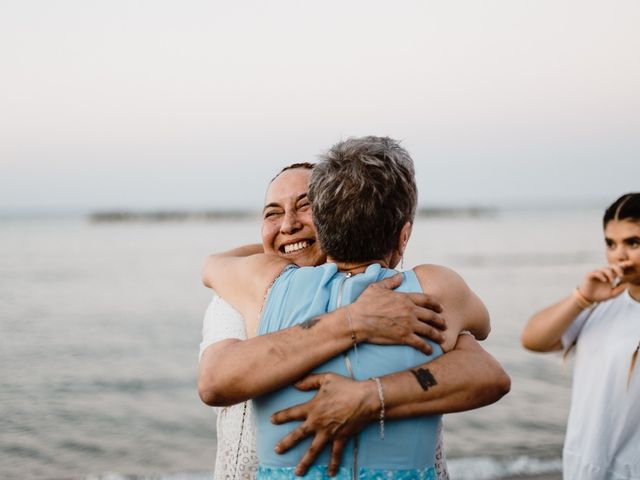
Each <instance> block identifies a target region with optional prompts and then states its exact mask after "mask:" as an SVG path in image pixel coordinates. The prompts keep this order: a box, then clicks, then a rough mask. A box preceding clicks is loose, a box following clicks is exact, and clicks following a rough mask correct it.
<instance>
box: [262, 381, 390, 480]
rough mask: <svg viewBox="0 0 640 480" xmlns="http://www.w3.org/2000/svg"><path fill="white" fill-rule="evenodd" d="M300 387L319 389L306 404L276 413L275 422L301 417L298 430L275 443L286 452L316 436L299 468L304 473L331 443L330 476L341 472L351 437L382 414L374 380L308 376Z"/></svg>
mask: <svg viewBox="0 0 640 480" xmlns="http://www.w3.org/2000/svg"><path fill="white" fill-rule="evenodd" d="M295 387H296V388H298V389H299V390H303V391H308V390H318V393H316V395H315V397H313V398H312V399H311V400H309V401H308V402H306V403H302V404H300V405H296V406H293V407H290V408H287V409H285V410H281V411H279V412H277V413H274V414H273V415H272V417H271V421H272V422H273V423H274V424H276V425H279V424H282V423H287V422H290V421H293V420H301V421H302V424H300V425H299V426H298V427H297V428H296V429H295V430H293V431H292V432H291V433H289V434H288V435H287V436H286V437H284V438H283V439H282V440H280V442H279V443H278V444H277V445H276V448H275V450H276V452H277V453H284V452H286V451H287V450H289V449H290V448H292V447H293V446H295V445H296V444H298V443H299V442H300V441H301V440H303V439H305V438H307V437H310V436H313V441H312V442H311V446H310V447H309V449H308V450H307V451H306V453H305V454H304V456H303V457H302V460H301V461H300V463H299V464H298V466H297V467H296V475H298V476H301V475H304V474H305V473H306V472H307V470H308V469H309V467H310V466H311V465H312V464H313V462H314V461H315V459H316V458H317V457H318V455H319V454H320V453H321V452H322V450H323V449H324V448H325V446H326V445H327V444H328V443H331V444H332V445H331V460H330V462H329V475H331V476H334V475H336V474H337V473H338V467H339V466H340V462H341V459H342V452H343V450H344V447H345V445H346V443H347V441H348V440H349V438H350V437H352V436H354V435H356V434H357V433H358V432H360V430H362V429H363V428H364V427H365V426H366V425H367V424H368V423H369V422H370V421H372V420H374V419H375V418H377V416H378V414H379V409H380V405H379V400H378V391H377V387H376V384H375V383H374V382H373V381H363V382H359V381H354V380H351V379H349V378H346V377H343V376H341V375H337V374H335V373H320V374H315V375H309V376H307V377H305V378H303V379H302V380H300V381H299V382H297V383H296V384H295Z"/></svg>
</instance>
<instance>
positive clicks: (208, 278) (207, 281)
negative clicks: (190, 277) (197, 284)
mask: <svg viewBox="0 0 640 480" xmlns="http://www.w3.org/2000/svg"><path fill="white" fill-rule="evenodd" d="M216 258H218V255H209V256H208V257H207V258H206V259H205V261H204V265H203V266H202V270H201V272H200V279H201V280H202V284H203V285H204V286H205V287H207V288H214V283H215V282H214V278H215V271H216V270H215V261H216Z"/></svg>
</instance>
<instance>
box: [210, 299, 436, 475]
mask: <svg viewBox="0 0 640 480" xmlns="http://www.w3.org/2000/svg"><path fill="white" fill-rule="evenodd" d="M230 338H236V339H238V340H246V339H247V332H246V327H245V323H244V318H242V315H240V313H238V311H237V310H235V309H234V308H233V307H232V306H231V305H229V304H228V303H227V302H226V301H225V300H223V299H222V298H220V297H219V296H218V295H216V294H215V293H214V295H213V299H212V300H211V303H210V304H209V307H208V308H207V311H206V313H205V316H204V322H203V325H202V342H201V343H200V358H202V354H203V352H204V351H205V349H206V348H207V347H208V346H210V345H212V344H214V343H216V342H220V341H222V340H228V339H230ZM213 409H214V411H215V412H216V415H217V417H218V418H217V421H216V435H217V440H218V442H217V450H216V463H215V468H214V472H213V478H214V480H238V479H239V480H245V479H246V480H248V479H253V478H255V476H256V471H257V469H258V456H257V454H256V423H255V419H254V417H253V407H252V404H251V401H248V402H243V403H239V404H237V405H232V406H230V407H221V408H219V407H213ZM442 447H443V437H442V430H440V431H439V432H438V439H437V446H436V472H437V474H438V480H449V473H448V472H447V462H446V459H445V455H444V450H443V448H442Z"/></svg>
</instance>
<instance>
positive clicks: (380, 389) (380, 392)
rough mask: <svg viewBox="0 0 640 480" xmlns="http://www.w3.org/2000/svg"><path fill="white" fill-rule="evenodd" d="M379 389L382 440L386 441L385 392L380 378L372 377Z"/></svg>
mask: <svg viewBox="0 0 640 480" xmlns="http://www.w3.org/2000/svg"><path fill="white" fill-rule="evenodd" d="M371 380H373V381H374V382H376V385H377V387H378V397H379V398H380V440H384V390H383V389H382V382H381V381H380V379H379V378H378V377H371Z"/></svg>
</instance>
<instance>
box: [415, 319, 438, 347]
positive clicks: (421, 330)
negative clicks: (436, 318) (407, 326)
mask: <svg viewBox="0 0 640 480" xmlns="http://www.w3.org/2000/svg"><path fill="white" fill-rule="evenodd" d="M413 331H414V333H415V334H416V335H420V336H421V337H424V338H428V339H429V340H433V341H434V342H436V343H442V342H443V341H444V335H443V334H442V331H441V330H439V329H437V328H434V327H432V326H431V325H427V324H425V323H420V322H416V324H415V327H414V329H413ZM422 341H423V342H424V340H422Z"/></svg>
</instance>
